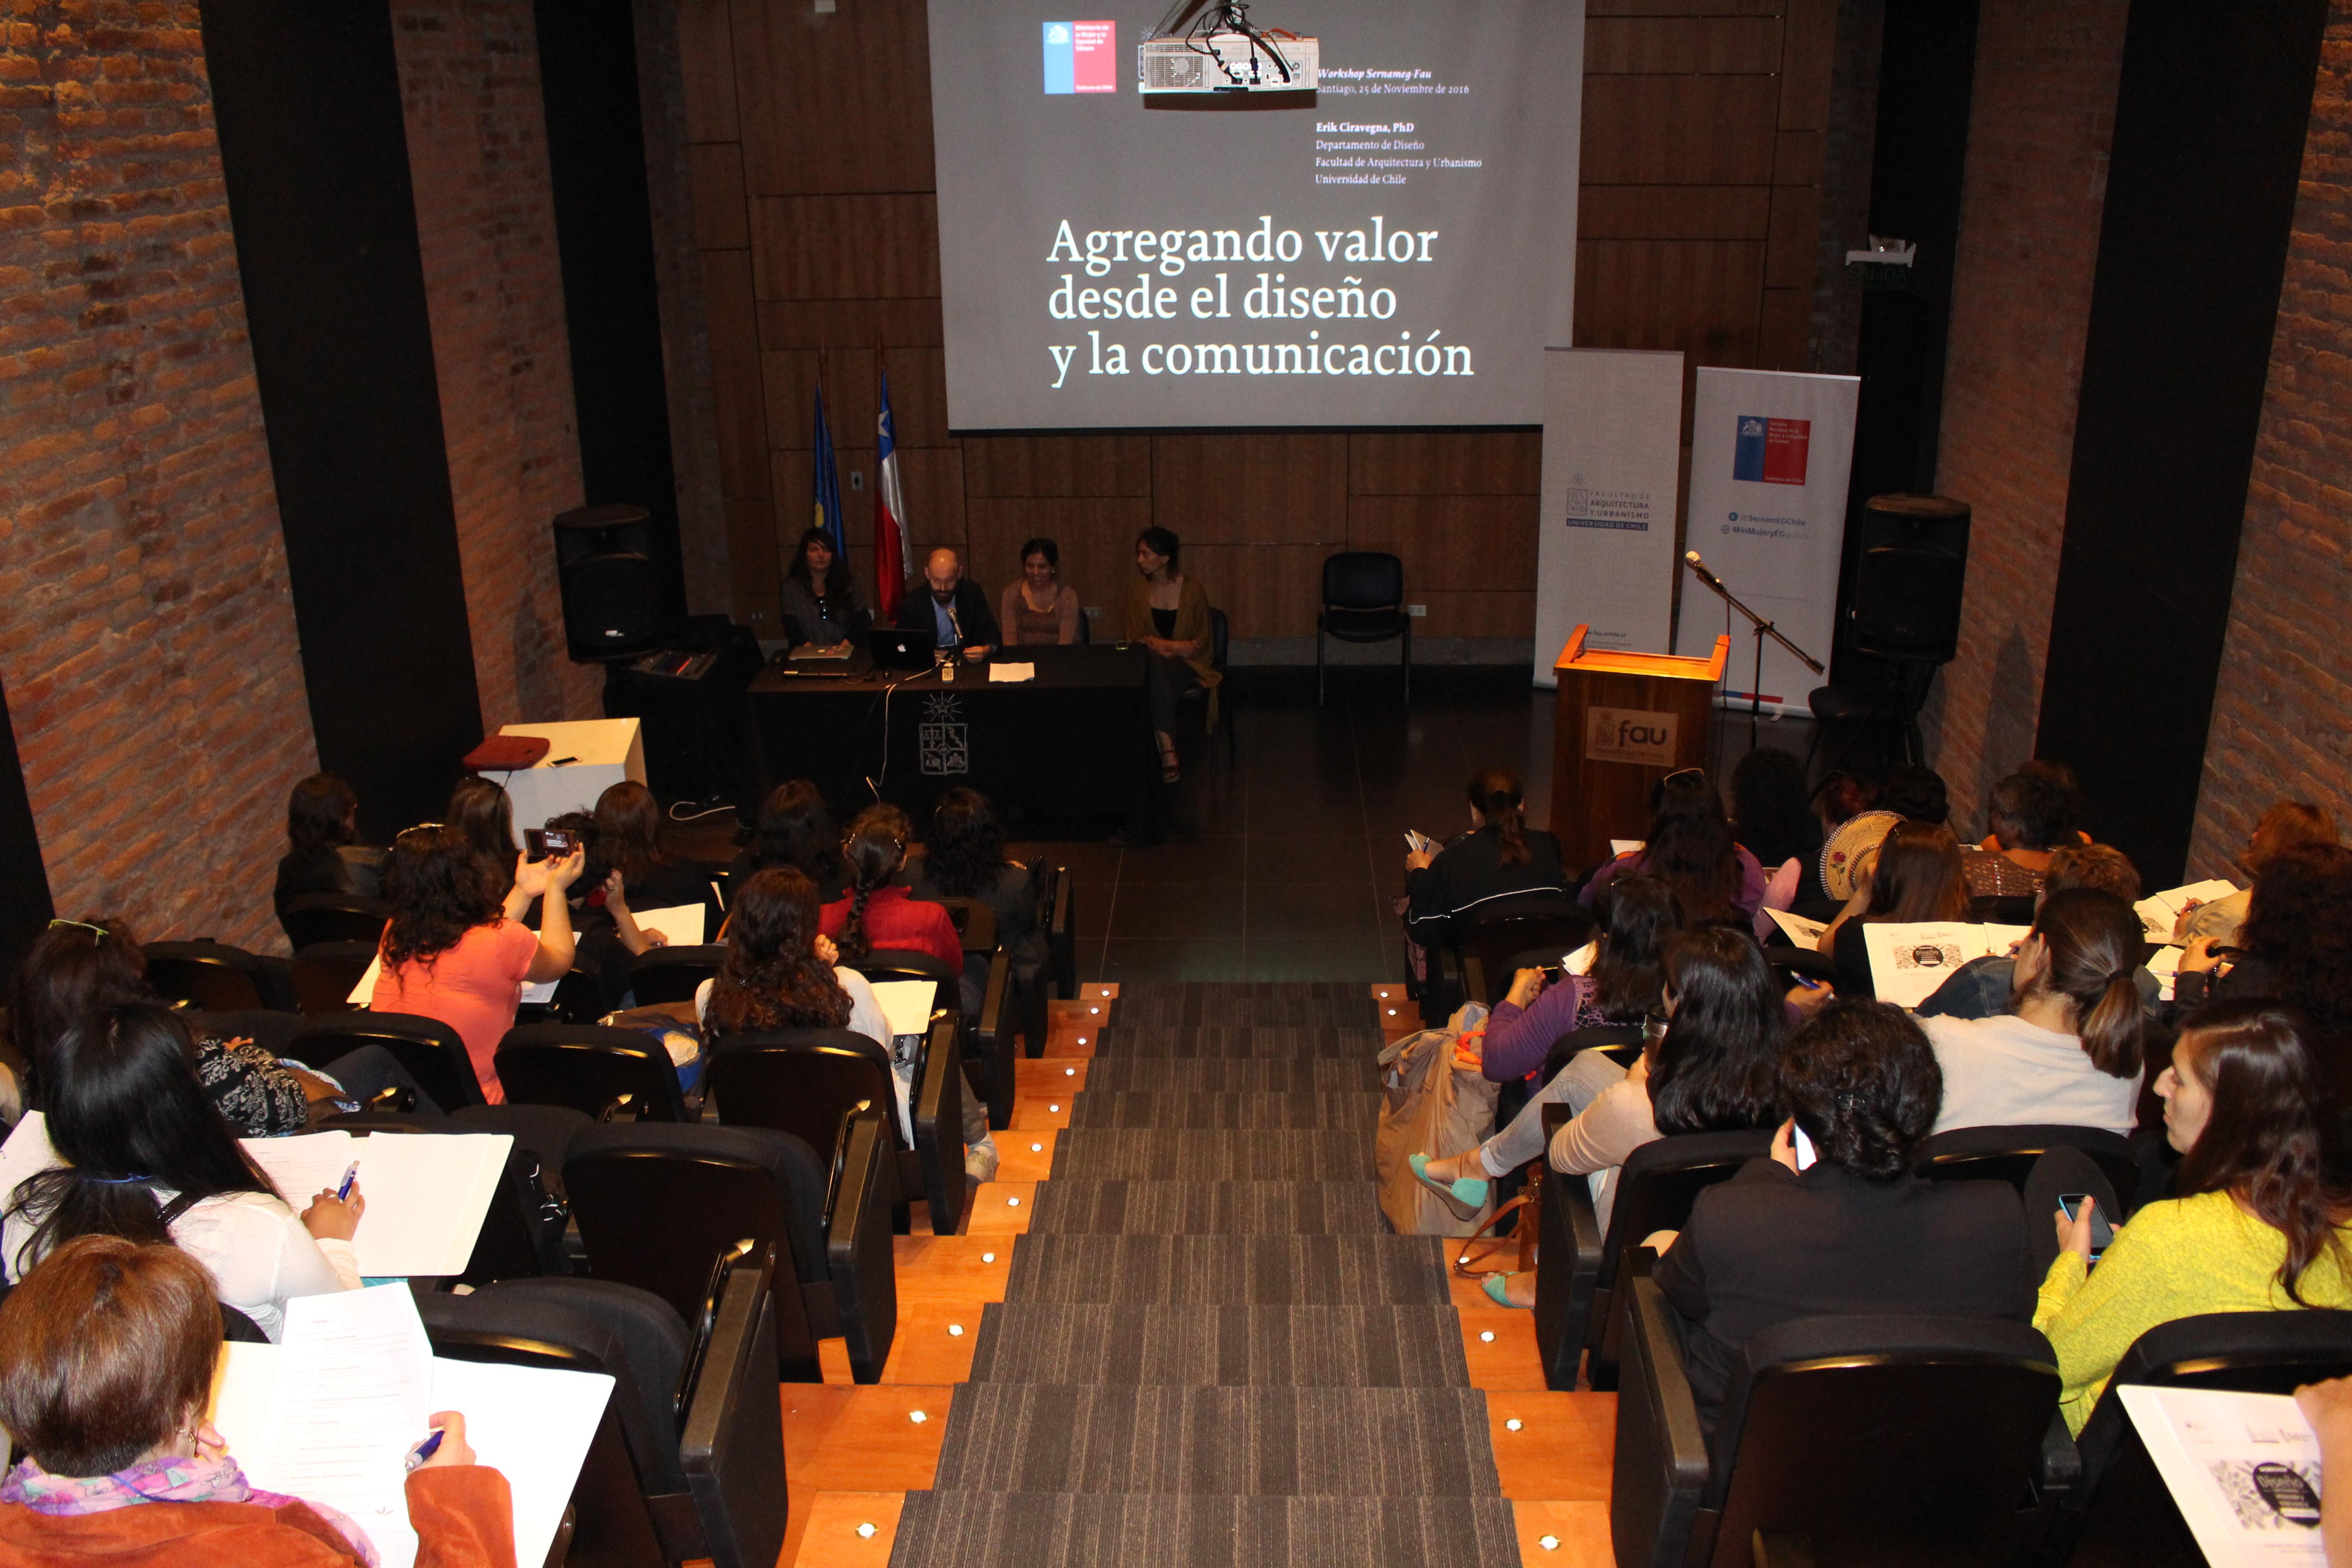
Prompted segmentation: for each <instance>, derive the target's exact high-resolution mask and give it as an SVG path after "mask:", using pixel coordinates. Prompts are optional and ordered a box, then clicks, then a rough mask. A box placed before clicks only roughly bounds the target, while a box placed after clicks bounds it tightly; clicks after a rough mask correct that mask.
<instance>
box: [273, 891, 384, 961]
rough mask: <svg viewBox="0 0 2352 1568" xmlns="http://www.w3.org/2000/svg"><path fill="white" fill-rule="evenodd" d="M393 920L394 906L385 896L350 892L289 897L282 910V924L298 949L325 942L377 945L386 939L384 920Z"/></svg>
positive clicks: (288, 937)
mask: <svg viewBox="0 0 2352 1568" xmlns="http://www.w3.org/2000/svg"><path fill="white" fill-rule="evenodd" d="M390 919H392V907H391V906H390V905H388V904H386V903H385V902H384V901H383V900H382V899H361V898H354V897H352V895H351V894H349V893H305V894H303V895H302V896H301V897H300V898H299V899H289V900H286V907H285V908H284V909H282V910H278V924H279V925H280V926H282V927H284V928H285V931H286V941H287V942H288V944H289V945H290V946H291V947H292V948H293V949H294V951H295V952H301V951H302V950H303V949H304V948H306V947H316V946H317V945H318V944H319V943H320V942H366V943H367V944H368V945H369V946H370V947H373V946H374V945H375V944H376V943H378V942H382V941H383V927H384V922H385V921H389V920H390Z"/></svg>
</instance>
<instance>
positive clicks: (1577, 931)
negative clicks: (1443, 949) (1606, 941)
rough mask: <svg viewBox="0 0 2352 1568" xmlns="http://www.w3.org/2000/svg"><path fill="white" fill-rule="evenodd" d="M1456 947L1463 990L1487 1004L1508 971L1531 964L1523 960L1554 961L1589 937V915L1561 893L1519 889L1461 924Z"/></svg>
mask: <svg viewBox="0 0 2352 1568" xmlns="http://www.w3.org/2000/svg"><path fill="white" fill-rule="evenodd" d="M1459 929H1460V934H1459V935H1458V936H1457V937H1456V938H1455V939H1454V950H1455V952H1457V953H1458V954H1459V955H1460V966H1461V973H1462V994H1463V995H1464V996H1465V997H1466V998H1467V999H1468V1000H1470V1001H1473V1002H1484V1003H1486V1005H1488V1006H1492V1005H1495V1004H1496V1002H1499V1001H1501V1000H1502V999H1503V994H1504V993H1506V992H1507V991H1508V990H1510V988H1511V975H1512V973H1513V972H1514V971H1515V970H1517V969H1518V968H1521V967H1528V968H1532V967H1535V965H1534V963H1524V964H1523V963H1522V962H1521V961H1522V960H1536V959H1539V960H1541V961H1542V962H1543V963H1559V961H1560V958H1561V956H1562V955H1563V954H1566V953H1569V952H1574V951H1575V950H1576V949H1578V948H1580V947H1582V946H1583V945H1584V944H1585V943H1586V942H1591V940H1592V917H1591V915H1590V914H1588V913H1587V912H1586V911H1585V910H1582V909H1581V908H1580V907H1579V906H1578V904H1577V902H1576V900H1574V899H1573V898H1570V897H1569V896H1568V895H1567V894H1565V893H1517V894H1512V895H1510V896H1509V897H1507V898H1506V899H1498V900H1495V908H1494V909H1493V910H1491V911H1489V912H1486V913H1483V914H1479V915H1476V916H1475V917H1472V918H1471V919H1470V920H1469V921H1467V922H1466V924H1462V925H1460V928H1459Z"/></svg>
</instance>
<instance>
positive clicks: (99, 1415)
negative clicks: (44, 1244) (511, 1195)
mask: <svg viewBox="0 0 2352 1568" xmlns="http://www.w3.org/2000/svg"><path fill="white" fill-rule="evenodd" d="M220 1356H221V1318H220V1310H219V1309H218V1308H217V1307H215V1306H214V1304H213V1281H212V1280H210V1279H207V1278H205V1269H204V1267H203V1265H202V1264H201V1263H200V1262H199V1261H198V1260H197V1259H195V1258H191V1257H189V1256H188V1255H187V1254H186V1253H184V1252H183V1251H181V1250H180V1249H179V1248H177V1247H171V1246H168V1245H158V1244H155V1243H147V1244H144V1245H142V1244H141V1243H138V1242H133V1241H127V1240H123V1239H121V1238H120V1237H110V1236H90V1237H82V1238H81V1239H80V1240H79V1241H72V1242H68V1243H67V1244H66V1245H64V1246H63V1247H59V1248H58V1250H57V1252H56V1253H55V1254H54V1255H52V1256H51V1257H50V1258H49V1259H48V1260H47V1262H46V1263H45V1264H43V1265H42V1267H41V1268H38V1269H37V1270H36V1271H35V1272H34V1274H33V1275H32V1277H31V1278H30V1279H26V1281H25V1282H24V1283H23V1284H21V1285H19V1286H17V1287H16V1289H15V1290H14V1291H12V1292H11V1293H10V1294H9V1297H8V1300H7V1301H6V1302H5V1304H0V1423H5V1426H6V1427H7V1429H8V1431H9V1433H10V1434H11V1435H13V1436H15V1437H16V1441H17V1442H18V1444H20V1445H21V1446H22V1447H23V1448H24V1451H25V1458H24V1459H23V1460H22V1461H20V1462H19V1463H18V1464H17V1466H16V1468H14V1469H13V1470H11V1471H9V1472H8V1479H7V1480H6V1482H5V1484H0V1562H5V1563H27V1564H29V1563H40V1564H43V1565H44V1568H67V1565H69V1564H77V1563H89V1564H90V1565H91V1568H101V1565H105V1568H156V1565H160V1564H163V1563H196V1564H253V1565H256V1568H295V1565H297V1564H301V1565H304V1568H308V1565H310V1564H317V1565H318V1568H339V1565H345V1564H353V1563H368V1564H373V1563H375V1562H376V1561H377V1551H376V1547H375V1543H374V1542H373V1541H371V1540H370V1539H369V1538H368V1536H367V1534H366V1532H365V1531H362V1530H361V1528H360V1527H359V1525H358V1524H357V1523H356V1522H355V1521H352V1519H350V1518H349V1517H348V1516H346V1515H344V1514H343V1513H341V1512H340V1511H339V1510H335V1509H333V1508H330V1507H328V1506H327V1505H325V1504H323V1503H314V1502H305V1501H303V1500H301V1499H300V1498H296V1497H288V1496H285V1495H284V1494H282V1493H278V1492H267V1491H263V1490H261V1489H258V1488H257V1487H255V1486H254V1485H253V1483H252V1482H251V1481H249V1480H247V1479H246V1476H245V1472H244V1471H243V1470H241V1469H239V1468H237V1464H236V1460H235V1459H234V1458H230V1457H229V1453H228V1449H227V1446H226V1443H224V1442H223V1440H222V1438H221V1435H220V1433H219V1432H218V1431H217V1430H215V1428H214V1426H213V1425H212V1423H211V1422H210V1421H208V1420H206V1419H205V1411H206V1410H207V1409H208V1408H209V1407H210V1406H211V1404H212V1397H213V1377H214V1373H215V1370H216V1369H217V1367H218V1366H219V1363H220ZM427 1419H428V1421H429V1423H430V1426H429V1427H428V1428H427V1430H430V1429H437V1430H439V1431H440V1433H441V1443H440V1446H439V1447H438V1448H436V1450H435V1451H434V1453H433V1455H432V1457H431V1458H426V1459H424V1460H421V1461H419V1462H418V1463H417V1466H416V1468H415V1470H414V1471H412V1472H411V1473H410V1474H409V1476H408V1479H407V1480H406V1481H405V1482H404V1490H405V1493H406V1498H407V1513H408V1521H409V1525H410V1527H411V1528H412V1529H414V1530H415V1532H416V1535H417V1538H418V1541H417V1552H416V1562H417V1563H418V1564H419V1565H420V1568H508V1565H510V1564H512V1563H513V1562H514V1505H513V1500H512V1498H511V1496H510V1495H509V1491H508V1489H507V1482H506V1478H505V1477H503V1476H501V1475H499V1472H498V1471H496V1470H493V1469H489V1468H486V1467H484V1466H480V1465H477V1464H476V1463H475V1462H474V1451H473V1449H472V1448H471V1447H468V1446H467V1442H466V1418H465V1416H463V1415H460V1414H459V1413H457V1411H454V1410H442V1411H436V1412H435V1413H434V1414H433V1415H431V1416H429V1417H428V1418H427ZM415 1436H416V1437H417V1438H419V1439H422V1438H423V1437H424V1436H425V1431H422V1430H420V1431H418V1432H417V1433H415Z"/></svg>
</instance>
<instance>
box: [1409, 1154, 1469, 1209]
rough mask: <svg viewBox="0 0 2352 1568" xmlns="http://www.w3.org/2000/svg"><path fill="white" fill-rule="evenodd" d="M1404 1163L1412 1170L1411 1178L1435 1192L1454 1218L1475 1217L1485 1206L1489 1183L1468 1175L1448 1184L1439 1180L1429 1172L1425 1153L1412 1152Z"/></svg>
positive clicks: (1427, 1157)
mask: <svg viewBox="0 0 2352 1568" xmlns="http://www.w3.org/2000/svg"><path fill="white" fill-rule="evenodd" d="M1405 1164H1406V1166H1407V1167H1408V1168H1409V1169H1410V1170H1411V1171H1412V1179H1413V1180H1414V1181H1416V1182H1419V1183H1420V1184H1422V1185H1423V1186H1424V1187H1427V1188H1428V1189H1429V1190H1430V1191H1431V1192H1433V1193H1435V1194H1437V1196H1438V1200H1439V1201H1440V1202H1442V1203H1443V1204H1444V1205H1445V1206H1446V1207H1447V1208H1449V1209H1451V1210H1452V1211H1453V1212H1454V1216H1455V1217H1456V1218H1458V1219H1465V1220H1474V1219H1476V1218H1477V1217H1478V1211H1479V1210H1481V1209H1483V1208H1485V1207H1486V1189H1487V1187H1488V1185H1489V1184H1487V1183H1486V1182H1480V1181H1474V1180H1472V1179H1471V1178H1470V1177H1468V1176H1463V1177H1461V1178H1459V1179H1458V1180H1456V1181H1454V1183H1452V1184H1450V1185H1449V1184H1446V1183H1443V1182H1440V1181H1439V1180H1438V1179H1437V1178H1436V1177H1434V1176H1433V1175H1431V1174H1430V1173H1429V1156H1428V1155H1426V1154H1414V1155H1412V1156H1411V1157H1410V1158H1408V1159H1407V1160H1406V1161H1405Z"/></svg>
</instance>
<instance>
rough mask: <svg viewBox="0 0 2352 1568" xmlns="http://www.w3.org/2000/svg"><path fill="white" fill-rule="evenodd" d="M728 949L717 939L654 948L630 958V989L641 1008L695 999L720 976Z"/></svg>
mask: <svg viewBox="0 0 2352 1568" xmlns="http://www.w3.org/2000/svg"><path fill="white" fill-rule="evenodd" d="M726 962H727V949H726V948H725V947H723V946H720V945H719V944H718V943H716V942H711V943H707V944H705V945H702V946H699V947H652V948H647V949H646V951H645V952H641V953H639V954H637V956H636V957H635V958H634V959H632V960H630V961H629V989H630V990H632V991H634V992H635V994H636V998H637V1005H638V1006H640V1007H653V1006H658V1005H661V1004H662V1003H665V1002H691V1001H693V1000H694V993H695V991H696V990H697V989H698V987H700V985H701V984H702V983H703V982H704V981H706V980H715V979H717V978H718V977H719V965H720V964H722V963H726Z"/></svg>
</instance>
